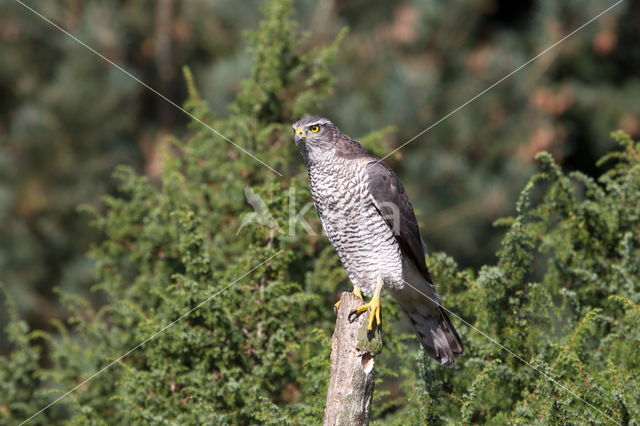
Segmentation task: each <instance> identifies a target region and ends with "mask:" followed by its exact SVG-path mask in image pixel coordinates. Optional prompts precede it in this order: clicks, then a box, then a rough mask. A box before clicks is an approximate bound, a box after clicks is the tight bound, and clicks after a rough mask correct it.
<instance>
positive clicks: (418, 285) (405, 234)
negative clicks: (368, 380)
mask: <svg viewBox="0 0 640 426" xmlns="http://www.w3.org/2000/svg"><path fill="white" fill-rule="evenodd" d="M293 129H294V135H295V142H296V145H297V147H298V149H299V151H300V154H301V155H302V158H303V160H304V163H305V165H306V167H307V170H308V172H309V186H310V189H311V195H312V197H313V200H314V203H315V207H316V210H317V211H318V215H319V216H320V220H321V221H322V227H323V229H324V232H325V234H326V235H327V237H328V239H329V241H330V242H331V244H332V245H333V247H334V248H335V250H336V252H337V253H338V256H339V257H340V261H341V262H342V264H343V265H344V267H345V269H346V270H347V274H348V276H349V280H350V281H351V282H352V283H353V287H354V289H353V293H354V294H356V295H357V296H359V297H361V298H362V294H364V295H365V296H367V297H371V300H370V301H369V302H368V303H367V304H365V305H364V306H362V307H361V308H359V309H358V310H357V311H354V312H353V313H354V314H360V313H362V312H365V311H366V310H370V316H369V324H368V326H369V329H372V327H373V322H374V321H375V322H376V323H377V325H378V326H379V325H380V309H381V306H380V294H381V291H382V288H383V287H384V288H385V290H387V291H388V292H389V293H391V294H392V295H393V296H394V298H395V299H396V300H397V301H398V303H399V304H400V306H401V307H402V309H403V310H404V312H405V313H406V314H407V316H408V317H409V320H410V321H411V324H412V325H413V328H414V330H415V332H416V335H417V337H418V339H419V340H420V343H421V344H422V346H423V347H424V350H425V352H426V353H427V354H428V355H429V356H431V357H432V358H435V359H436V360H437V361H439V362H440V363H441V364H443V365H446V366H450V365H453V363H454V361H455V358H456V357H458V356H459V355H462V353H463V346H462V341H461V340H460V337H459V336H458V333H457V332H456V329H455V328H454V326H453V324H452V323H451V320H450V319H449V317H448V316H447V313H446V312H445V311H444V309H443V308H442V306H441V305H440V298H439V296H438V294H437V293H436V290H435V287H434V285H433V280H432V279H431V275H430V274H429V270H428V269H427V265H426V263H425V254H424V247H423V243H422V239H421V237H420V231H419V230H418V224H417V221H416V217H415V214H414V212H413V207H412V206H411V202H410V201H409V198H408V197H407V194H406V192H405V190H404V187H403V186H402V183H400V180H399V179H398V177H397V176H396V175H395V173H394V172H393V171H392V170H391V168H389V166H387V165H386V164H384V163H383V162H382V161H380V160H378V159H377V158H375V157H373V156H372V155H371V154H369V153H368V152H367V150H366V149H365V148H364V147H363V146H362V145H360V143H358V142H357V141H355V140H353V139H351V138H349V137H348V136H346V135H344V134H343V133H342V132H341V131H340V130H339V129H338V127H337V126H336V125H335V124H333V123H332V122H331V121H329V120H328V119H326V118H322V117H304V118H302V119H301V120H299V121H297V122H296V123H294V124H293ZM421 293H422V294H421ZM425 296H426V297H425Z"/></svg>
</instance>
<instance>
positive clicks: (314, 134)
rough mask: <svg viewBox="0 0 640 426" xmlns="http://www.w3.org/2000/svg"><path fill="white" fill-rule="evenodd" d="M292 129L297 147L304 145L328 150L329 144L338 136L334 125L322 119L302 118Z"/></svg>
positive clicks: (338, 132)
mask: <svg viewBox="0 0 640 426" xmlns="http://www.w3.org/2000/svg"><path fill="white" fill-rule="evenodd" d="M292 127H293V132H294V136H295V138H296V145H298V147H299V146H300V144H302V143H304V144H306V145H309V146H313V147H314V148H320V147H323V146H324V147H325V148H330V145H331V144H330V142H331V141H334V140H335V138H336V136H338V135H339V134H340V130H338V128H337V127H336V125H335V124H333V123H332V122H331V121H330V120H328V119H326V118H323V117H309V116H307V117H302V118H301V119H300V120H298V121H296V122H295V123H293V126H292ZM325 145H326V146H325Z"/></svg>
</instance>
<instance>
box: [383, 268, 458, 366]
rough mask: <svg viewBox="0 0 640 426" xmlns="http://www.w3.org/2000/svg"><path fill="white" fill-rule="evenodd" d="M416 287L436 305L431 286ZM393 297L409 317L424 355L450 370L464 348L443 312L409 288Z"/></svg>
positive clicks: (434, 294) (438, 306)
mask: <svg viewBox="0 0 640 426" xmlns="http://www.w3.org/2000/svg"><path fill="white" fill-rule="evenodd" d="M420 287H421V288H420V290H421V291H422V290H426V291H424V293H425V294H427V295H429V297H431V298H432V299H433V300H435V301H437V302H438V303H439V300H440V299H439V297H438V295H437V293H436V291H435V288H434V287H433V285H431V284H429V283H427V282H426V281H425V282H424V283H423V284H422V285H421V286H420ZM394 296H395V298H396V299H397V300H398V302H399V303H400V306H401V307H402V309H403V310H404V311H405V312H406V314H407V316H408V317H409V320H410V321H411V324H412V325H413V329H414V331H415V332H416V335H417V336H418V340H419V341H420V343H421V344H422V347H423V348H424V350H425V352H426V353H427V355H429V356H430V357H432V358H434V359H436V360H437V361H438V362H440V363H441V364H442V365H445V366H448V367H449V366H452V365H453V364H454V363H455V359H456V358H457V357H459V356H460V355H462V354H463V353H464V346H463V345H462V340H460V336H459V335H458V332H457V331H456V329H455V327H454V326H453V324H452V323H451V320H450V319H449V316H448V315H447V313H446V312H445V311H444V309H442V307H441V306H440V305H439V304H436V303H434V302H433V301H432V300H429V299H427V298H425V297H424V296H423V295H421V294H419V293H418V292H416V291H415V290H413V289H410V288H409V287H405V288H404V289H403V290H401V291H399V292H394Z"/></svg>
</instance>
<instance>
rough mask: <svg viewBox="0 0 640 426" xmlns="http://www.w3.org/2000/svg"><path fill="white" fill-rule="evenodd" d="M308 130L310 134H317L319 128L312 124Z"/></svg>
mask: <svg viewBox="0 0 640 426" xmlns="http://www.w3.org/2000/svg"><path fill="white" fill-rule="evenodd" d="M309 130H311V133H318V132H319V131H320V126H318V125H317V124H314V125H313V126H311V127H309Z"/></svg>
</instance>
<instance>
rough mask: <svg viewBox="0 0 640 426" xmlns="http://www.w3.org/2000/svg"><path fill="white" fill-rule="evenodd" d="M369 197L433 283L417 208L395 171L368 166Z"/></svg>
mask: <svg viewBox="0 0 640 426" xmlns="http://www.w3.org/2000/svg"><path fill="white" fill-rule="evenodd" d="M367 176H368V178H369V193H370V194H371V196H372V197H373V202H374V205H375V207H376V209H377V210H378V212H379V213H380V214H381V215H382V217H384V219H385V220H386V222H387V224H388V225H389V227H390V228H391V229H392V230H393V233H394V234H395V236H396V240H397V241H398V243H399V244H400V248H401V249H402V251H403V253H404V254H405V255H406V256H408V257H409V258H410V259H411V260H413V262H414V263H415V264H416V266H417V267H418V270H419V271H420V272H421V273H422V274H423V275H424V277H425V278H426V279H427V281H429V282H430V283H432V282H433V281H432V280H431V275H430V274H429V270H428V269H427V265H426V263H425V261H424V248H423V245H422V244H423V243H422V239H421V238H420V231H419V230H418V222H417V220H416V215H415V213H414V212H413V206H412V205H411V202H410V201H409V197H408V196H407V193H406V192H405V190H404V187H403V186H402V183H401V182H400V179H398V177H397V176H396V174H395V173H393V170H391V168H390V167H389V166H387V165H386V164H384V163H383V162H381V161H371V162H370V163H368V164H367Z"/></svg>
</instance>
